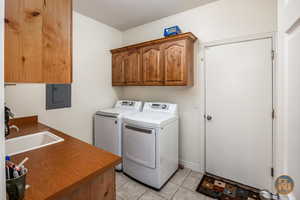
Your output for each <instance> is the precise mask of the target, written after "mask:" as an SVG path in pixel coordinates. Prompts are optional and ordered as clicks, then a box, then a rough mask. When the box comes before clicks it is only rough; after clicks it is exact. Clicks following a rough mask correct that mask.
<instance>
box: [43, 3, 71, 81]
mask: <svg viewBox="0 0 300 200" xmlns="http://www.w3.org/2000/svg"><path fill="white" fill-rule="evenodd" d="M41 1H42V2H43V4H44V18H43V79H44V82H45V83H71V82H72V0H41Z"/></svg>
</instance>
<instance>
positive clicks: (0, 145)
mask: <svg viewBox="0 0 300 200" xmlns="http://www.w3.org/2000/svg"><path fill="white" fill-rule="evenodd" d="M0 124H1V126H0V199H6V189H5V173H4V172H5V170H4V166H5V161H4V160H5V159H4V158H5V150H4V141H5V137H4V0H0Z"/></svg>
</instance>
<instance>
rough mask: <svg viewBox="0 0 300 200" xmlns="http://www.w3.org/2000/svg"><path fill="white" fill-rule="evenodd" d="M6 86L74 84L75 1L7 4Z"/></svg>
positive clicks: (15, 1)
mask: <svg viewBox="0 0 300 200" xmlns="http://www.w3.org/2000/svg"><path fill="white" fill-rule="evenodd" d="M4 43H5V82H12V83H71V82H72V0H22V1H20V0H6V1H5V42H4Z"/></svg>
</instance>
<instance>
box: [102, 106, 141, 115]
mask: <svg viewBox="0 0 300 200" xmlns="http://www.w3.org/2000/svg"><path fill="white" fill-rule="evenodd" d="M135 112H139V111H137V110H135V109H130V108H106V109H102V110H99V111H98V112H96V115H102V116H110V117H122V116H123V115H125V114H130V113H135Z"/></svg>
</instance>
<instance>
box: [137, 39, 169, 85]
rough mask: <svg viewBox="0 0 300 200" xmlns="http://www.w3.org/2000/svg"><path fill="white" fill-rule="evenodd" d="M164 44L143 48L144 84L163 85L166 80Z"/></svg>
mask: <svg viewBox="0 0 300 200" xmlns="http://www.w3.org/2000/svg"><path fill="white" fill-rule="evenodd" d="M161 47H162V46H161V45H153V46H149V47H144V48H142V52H143V53H142V61H143V64H142V66H143V84H145V85H156V84H157V85H161V84H163V81H164V68H163V59H162V58H163V56H162V48H161Z"/></svg>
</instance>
